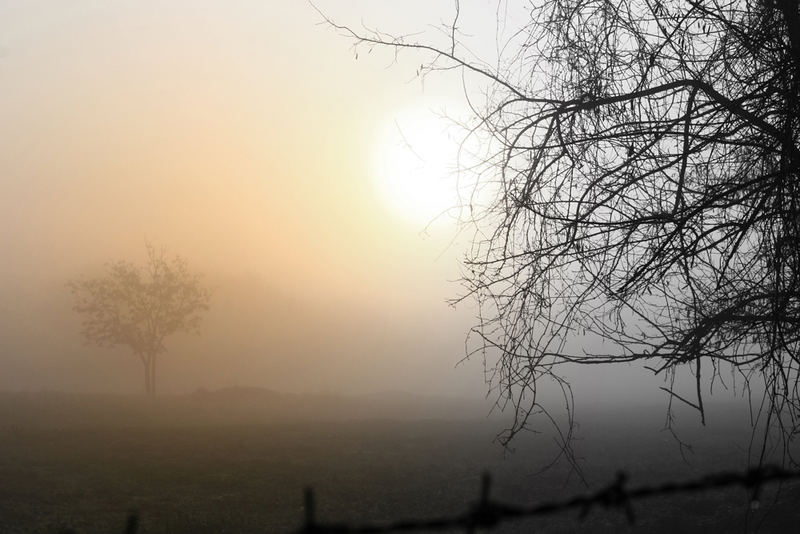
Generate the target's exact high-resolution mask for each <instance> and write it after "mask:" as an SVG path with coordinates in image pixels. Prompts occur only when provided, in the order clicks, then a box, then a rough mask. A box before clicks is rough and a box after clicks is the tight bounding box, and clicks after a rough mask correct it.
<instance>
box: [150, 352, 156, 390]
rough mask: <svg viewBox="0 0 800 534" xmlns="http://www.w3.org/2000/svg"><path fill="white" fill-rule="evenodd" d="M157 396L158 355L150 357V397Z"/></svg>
mask: <svg viewBox="0 0 800 534" xmlns="http://www.w3.org/2000/svg"><path fill="white" fill-rule="evenodd" d="M155 394H156V355H155V354H153V355H152V356H151V357H150V395H152V396H155Z"/></svg>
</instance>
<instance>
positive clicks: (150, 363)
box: [142, 354, 156, 397]
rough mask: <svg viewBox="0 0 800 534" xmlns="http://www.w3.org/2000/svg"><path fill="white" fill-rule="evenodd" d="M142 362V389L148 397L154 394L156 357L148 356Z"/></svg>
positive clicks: (153, 355)
mask: <svg viewBox="0 0 800 534" xmlns="http://www.w3.org/2000/svg"><path fill="white" fill-rule="evenodd" d="M142 360H143V361H144V389H145V393H146V394H147V396H148V397H152V396H154V395H155V394H156V355H155V354H148V355H147V356H145V357H144V358H143V359H142Z"/></svg>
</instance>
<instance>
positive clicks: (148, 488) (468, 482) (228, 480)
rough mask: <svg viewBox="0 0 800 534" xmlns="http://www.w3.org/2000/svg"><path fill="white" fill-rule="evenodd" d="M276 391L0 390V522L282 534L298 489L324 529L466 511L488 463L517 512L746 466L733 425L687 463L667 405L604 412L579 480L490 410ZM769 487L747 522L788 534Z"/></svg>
mask: <svg viewBox="0 0 800 534" xmlns="http://www.w3.org/2000/svg"><path fill="white" fill-rule="evenodd" d="M270 395H272V396H270V397H269V398H268V399H267V398H265V397H264V396H263V395H261V396H259V395H254V394H252V392H250V393H245V394H241V393H240V394H237V396H235V398H234V399H233V400H232V399H230V398H224V397H217V396H210V397H209V398H206V397H203V398H197V396H194V397H176V398H166V399H159V400H157V401H146V400H145V399H139V398H124V397H120V398H117V397H103V396H94V397H92V396H68V395H57V394H28V395H21V394H16V395H14V394H5V395H2V396H0V424H1V425H2V432H0V480H2V481H3V483H2V484H1V485H0V532H3V533H9V534H11V533H18V532H19V533H22V532H25V533H57V532H61V531H63V530H64V529H72V530H74V531H75V532H78V533H87V534H88V533H100V532H103V533H109V532H122V531H123V529H124V525H125V518H126V517H127V515H128V514H129V513H131V512H136V513H137V514H138V515H139V517H140V529H139V532H141V533H143V534H151V533H166V532H172V533H180V532H197V533H206V532H207V533H211V532H214V533H226V532H230V533H246V532H290V531H291V530H292V529H295V528H297V527H298V526H300V524H301V520H302V517H303V516H302V491H303V488H304V487H306V486H311V487H313V488H314V490H315V495H316V497H317V504H318V506H317V516H318V518H319V519H320V520H321V521H326V522H347V523H363V522H382V521H389V520H396V519H400V518H404V517H407V516H410V517H435V516H441V515H447V514H453V513H457V512H460V511H462V510H464V508H465V506H466V504H467V503H469V502H472V501H474V500H475V499H476V498H477V496H478V488H479V480H480V474H481V472H482V471H484V470H488V471H489V472H491V473H492V475H493V480H494V484H493V487H492V497H493V498H496V499H500V500H504V501H509V502H514V503H520V504H522V503H535V502H540V501H545V500H552V499H558V498H562V497H567V496H571V495H573V494H574V493H576V492H586V491H590V490H592V489H597V488H598V487H601V486H602V485H603V484H605V483H608V482H609V481H610V480H612V478H613V475H614V473H615V471H616V470H617V469H625V470H626V471H627V472H628V473H629V474H630V476H631V479H630V484H631V486H638V485H642V484H650V483H654V482H658V481H663V480H672V479H676V480H681V479H684V478H688V477H692V476H699V475H702V474H704V473H706V472H707V471H711V470H723V469H741V468H742V467H743V466H744V463H745V460H746V457H745V454H744V452H743V443H744V446H746V440H744V441H743V436H744V434H742V432H741V429H740V428H738V427H736V428H734V425H732V424H727V425H721V426H719V427H718V428H710V429H705V430H704V431H703V432H697V433H693V432H690V433H689V435H687V436H686V437H687V439H689V441H690V442H692V444H693V445H694V449H695V452H694V454H691V455H689V457H688V463H687V462H685V461H683V460H682V459H681V455H680V451H679V448H678V446H677V445H676V442H675V441H674V440H673V439H672V438H671V437H670V436H669V435H668V434H667V433H665V432H660V431H659V430H658V429H659V428H660V425H661V416H662V415H663V414H662V413H661V412H659V413H658V414H654V413H652V412H651V411H648V410H645V409H641V410H639V411H638V412H637V411H630V412H627V413H623V414H620V413H619V412H617V413H616V416H615V417H606V418H605V419H603V418H602V417H601V416H600V415H597V416H595V417H592V418H591V420H590V421H587V422H585V423H583V424H582V425H581V428H580V431H579V437H580V438H581V439H580V441H579V442H578V443H577V450H578V453H579V455H580V456H581V465H582V466H583V468H584V470H585V473H586V476H587V479H588V482H589V487H588V488H587V487H585V486H583V485H581V484H580V483H579V482H578V480H577V479H576V477H575V476H574V475H573V476H569V469H568V466H567V465H566V464H564V463H563V462H562V463H559V464H557V465H556V466H555V467H554V468H552V469H549V470H546V471H544V473H541V474H535V473H536V472H537V471H538V470H539V469H540V468H541V467H542V466H544V465H546V464H547V462H548V461H549V459H550V458H551V457H552V455H553V453H554V452H555V450H556V449H555V447H554V444H553V440H552V438H551V437H548V436H546V435H530V436H525V437H523V439H521V440H520V441H518V442H517V443H516V446H515V448H516V451H515V452H513V453H509V452H508V451H504V450H503V449H502V448H501V447H500V446H499V445H497V444H495V443H492V438H493V436H494V434H495V433H496V432H497V431H498V430H499V429H500V428H501V426H502V424H501V422H500V421H498V420H495V419H482V418H477V419H476V418H472V419H470V418H465V417H456V416H453V415H452V414H450V416H449V417H448V418H447V419H445V418H441V417H440V418H436V417H433V418H422V416H421V415H420V411H419V410H420V409H421V408H420V406H417V407H416V408H415V409H409V406H410V404H409V402H406V404H405V406H404V407H403V409H400V408H397V409H396V410H394V411H392V410H391V409H389V408H390V407H391V406H393V405H397V399H394V400H391V401H386V402H384V405H383V408H381V410H382V411H383V413H384V414H389V415H391V417H388V416H386V417H378V415H379V414H378V413H377V412H376V413H370V412H369V410H367V411H366V412H364V413H362V414H361V415H362V416H361V417H360V418H357V419H354V418H352V417H348V416H347V414H348V413H353V410H354V407H353V405H347V402H356V403H357V402H365V399H361V400H360V401H352V400H349V401H348V400H343V399H338V400H336V401H335V402H334V401H332V400H331V399H327V400H325V399H322V400H320V399H315V400H314V399H311V400H309V399H303V398H300V397H296V398H291V399H288V400H287V398H286V397H281V396H278V395H273V394H270ZM315 403H316V404H315ZM374 404H375V403H374V402H373V405H374ZM411 404H413V403H411ZM323 406H324V407H326V409H327V410H328V411H327V412H325V409H323ZM303 407H305V408H303ZM379 411H380V410H379ZM423 413H424V410H423ZM430 413H432V414H434V415H439V416H442V415H444V414H445V413H446V410H445V411H444V412H442V411H440V412H437V411H436V410H435V409H433V408H432V409H431V410H430ZM654 418H655V419H657V420H654ZM774 496H775V493H774V491H772V490H770V491H766V492H765V493H764V495H763V496H762V501H763V502H764V505H763V506H762V507H761V509H759V510H758V511H757V512H755V513H750V514H749V516H748V517H747V524H748V525H749V526H750V527H751V530H754V529H755V526H758V525H760V530H759V531H761V532H785V531H787V529H788V530H791V529H792V528H794V526H796V525H797V524H798V523H799V522H800V507H798V506H797V504H798V503H800V500H799V499H800V488H798V486H797V485H793V484H786V485H784V487H783V489H782V491H781V492H780V494H778V495H777V501H776V502H775V503H774V504H769V503H768V502H767V501H769V500H770V499H772V498H773V497H774ZM747 504H748V498H747V494H746V492H745V490H744V489H741V488H732V489H727V490H719V491H714V492H708V493H703V494H694V495H683V496H676V497H674V498H669V499H667V498H658V499H653V500H652V501H648V502H642V503H639V504H637V505H636V512H637V521H636V523H635V524H634V525H633V526H630V525H628V523H627V521H626V520H625V517H624V514H622V513H621V512H620V511H619V510H595V511H592V512H591V513H590V514H589V515H588V517H587V518H586V519H585V520H583V521H580V520H578V519H577V518H576V514H575V513H562V514H558V515H553V516H548V517H546V518H537V519H535V520H528V521H524V522H516V523H506V524H504V525H503V526H502V527H501V528H498V529H496V530H495V532H530V531H531V529H532V528H535V529H536V531H537V532H573V531H575V532H577V531H580V532H620V531H631V532H701V531H702V532H714V531H731V530H733V531H742V530H743V529H744V526H745V519H746V515H747V509H748V506H747Z"/></svg>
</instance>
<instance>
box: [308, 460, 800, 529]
mask: <svg viewBox="0 0 800 534" xmlns="http://www.w3.org/2000/svg"><path fill="white" fill-rule="evenodd" d="M791 479H800V471H798V470H787V469H784V468H782V467H778V466H773V465H766V466H761V467H757V468H753V469H749V470H747V471H744V472H721V473H713V474H709V475H706V476H703V477H701V478H697V479H693V480H688V481H684V482H666V483H663V484H658V485H654V486H641V487H638V488H632V489H628V488H627V487H626V483H627V481H628V476H627V475H626V474H625V473H623V472H620V473H618V474H617V477H616V479H615V480H614V481H613V482H612V483H611V484H609V485H608V486H606V487H605V488H603V489H601V490H599V491H596V492H594V493H587V494H584V495H577V496H575V497H572V498H569V499H566V500H563V501H553V502H544V503H540V504H536V505H532V506H518V505H513V504H506V503H502V502H499V501H493V500H491V499H490V498H489V492H490V489H491V477H490V475H489V474H488V473H484V474H483V476H482V477H481V489H480V496H479V499H478V501H477V502H476V503H474V504H473V505H471V506H470V507H468V508H467V510H466V511H465V512H463V513H461V514H457V515H454V516H447V517H439V518H431V519H405V520H399V521H393V522H391V523H386V524H364V525H347V524H341V523H339V524H325V523H319V522H317V518H316V517H315V499H314V492H313V489H311V488H306V490H305V493H304V497H305V506H304V511H305V522H304V524H303V526H302V527H300V528H299V529H298V530H295V531H294V532H295V533H296V534H381V533H386V532H419V531H425V530H428V531H441V530H453V529H459V528H460V529H466V531H467V532H469V533H472V532H475V530H476V529H478V528H481V529H493V528H495V527H497V526H498V525H499V524H500V523H503V522H507V521H513V520H517V519H522V518H526V517H534V516H543V515H549V514H554V513H558V512H563V511H567V510H572V509H577V510H579V511H580V514H579V517H580V518H585V517H586V516H587V515H588V514H589V512H590V511H591V510H592V509H593V508H595V507H603V508H615V509H619V510H622V511H623V512H624V513H625V516H626V518H627V520H628V521H629V522H630V523H633V522H634V521H635V520H636V516H635V513H634V510H633V502H634V501H637V500H641V499H646V498H650V497H656V496H664V495H673V494H676V493H694V492H700V491H706V490H711V489H717V488H724V487H729V486H743V487H745V488H747V489H748V490H752V492H753V493H752V496H751V506H753V507H755V505H757V504H758V502H759V494H760V490H761V488H762V487H763V486H764V485H765V484H767V483H771V482H781V481H786V480H791Z"/></svg>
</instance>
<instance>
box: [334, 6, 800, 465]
mask: <svg viewBox="0 0 800 534" xmlns="http://www.w3.org/2000/svg"><path fill="white" fill-rule="evenodd" d="M524 4H525V5H524V6H522V7H523V8H524V12H525V15H524V16H523V17H520V18H513V17H508V16H506V18H502V17H503V15H500V16H501V19H502V20H499V21H498V24H497V27H498V28H511V27H513V28H512V29H511V30H509V31H508V32H507V35H511V37H510V39H508V40H506V41H505V43H503V42H501V43H499V45H500V46H498V50H499V52H498V53H497V56H496V57H493V58H485V59H481V58H476V55H475V53H474V52H473V51H471V50H469V49H467V47H466V46H464V44H463V43H462V42H460V39H461V37H460V36H461V35H462V34H461V33H460V31H459V20H460V19H459V17H460V16H461V17H462V18H463V13H462V14H460V13H459V12H460V11H463V10H464V7H463V6H461V8H460V9H459V5H458V3H456V8H455V12H454V18H453V19H452V21H449V22H448V23H447V24H445V25H444V28H443V30H442V32H441V40H440V41H438V42H432V43H420V42H417V41H414V40H413V39H415V38H414V37H395V36H391V35H388V34H386V33H384V32H382V31H381V32H378V31H371V30H353V29H350V28H348V27H346V26H341V25H338V24H335V23H334V22H332V21H331V20H330V19H326V20H328V23H329V24H331V25H332V26H333V27H335V28H336V29H337V30H339V31H340V32H341V33H342V34H344V35H345V36H347V37H348V38H350V39H353V41H354V46H355V47H356V48H372V47H374V46H383V47H389V48H391V49H393V50H394V52H395V53H400V52H402V51H404V50H405V51H407V53H412V52H413V53H415V54H423V64H422V65H421V66H420V70H419V71H418V72H419V73H421V74H423V75H427V74H430V73H431V72H435V71H441V72H442V73H447V72H452V71H454V70H456V71H459V72H460V73H461V74H462V76H463V79H464V83H465V84H466V85H467V87H466V89H467V90H466V91H465V94H467V95H468V96H467V98H468V99H470V102H469V104H470V105H471V108H472V110H473V111H474V113H475V115H474V117H473V119H474V121H473V122H472V123H471V124H468V126H469V130H468V132H469V133H468V134H467V138H466V143H465V145H464V149H465V150H466V148H467V147H469V146H476V145H477V146H479V147H480V152H479V153H478V154H477V155H473V156H472V157H471V158H470V160H471V163H470V167H471V169H472V168H473V166H475V163H474V159H476V158H477V159H478V160H479V164H478V165H477V168H476V170H475V176H474V181H473V182H472V183H473V187H474V189H472V190H471V191H468V192H467V194H466V195H464V196H463V198H464V199H466V200H464V201H463V202H462V204H463V206H462V207H463V208H467V209H464V210H463V211H462V213H466V214H467V215H466V216H465V218H466V219H467V222H470V223H473V224H474V225H475V229H476V233H475V236H476V238H475V240H474V246H473V247H472V249H471V252H470V253H469V255H468V258H467V261H466V268H467V269H466V276H465V279H464V282H465V284H466V288H467V295H466V296H471V297H475V298H477V300H478V302H479V303H480V304H481V316H482V319H481V321H480V323H479V324H477V326H476V327H475V328H474V329H473V331H472V334H471V338H472V340H473V341H477V346H475V345H473V348H474V349H475V350H476V352H477V353H479V354H482V355H483V356H484V357H486V359H487V366H488V367H489V369H490V370H491V371H493V372H492V374H491V376H492V381H493V382H492V384H493V385H494V386H496V388H497V391H498V392H499V393H500V395H499V397H498V401H499V402H501V403H505V404H509V405H510V406H512V407H513V408H514V410H515V413H516V422H515V423H514V424H513V426H512V428H510V432H509V434H508V435H507V437H509V438H510V437H511V436H513V435H514V434H515V433H516V432H518V431H520V430H522V429H524V428H525V427H526V424H527V423H529V422H530V420H531V419H532V418H533V417H534V416H536V415H542V414H543V415H544V416H545V417H547V412H546V411H545V408H544V407H543V406H541V404H540V398H539V394H540V392H541V388H542V386H544V385H545V384H547V383H550V384H553V383H554V384H556V385H557V386H558V387H559V388H560V389H561V391H562V393H563V395H564V398H565V399H566V402H567V406H568V410H569V412H570V414H571V412H572V408H571V407H572V401H571V398H572V397H571V391H570V388H569V384H567V383H566V382H565V380H564V379H563V374H562V373H561V372H560V369H562V368H563V367H564V366H565V364H566V365H571V364H580V365H596V364H619V363H626V362H642V363H645V364H646V366H647V368H649V369H651V370H652V372H654V373H655V374H656V375H659V376H664V377H665V379H666V385H667V386H668V387H665V388H663V389H665V391H666V392H667V393H666V395H667V397H668V398H669V402H670V408H671V405H672V403H673V402H683V403H685V404H687V405H689V406H692V407H693V408H695V409H696V410H697V411H698V412H699V414H700V417H702V418H703V419H704V408H703V390H704V387H703V383H704V382H703V381H702V380H703V379H710V380H712V383H713V381H718V382H720V383H721V384H722V385H724V386H725V387H728V385H729V384H730V382H729V380H738V381H743V384H744V385H745V387H746V388H747V390H748V391H752V392H754V393H755V394H756V395H758V396H760V395H761V393H760V391H761V387H758V388H751V386H754V383H753V381H754V380H756V379H758V380H759V381H760V382H761V384H762V386H763V388H764V391H765V394H764V396H763V398H762V399H760V400H759V399H758V397H756V398H755V399H754V401H753V402H754V405H755V407H756V408H758V410H757V413H758V415H759V418H760V419H759V422H760V424H762V425H763V426H764V428H766V429H767V431H769V429H778V430H780V431H781V432H779V435H780V436H782V438H783V441H781V443H782V444H783V446H784V451H785V452H786V446H787V445H788V440H789V439H790V438H791V437H792V435H793V434H796V433H797V432H798V428H800V427H799V425H798V422H800V421H799V420H798V418H799V417H800V389H799V388H800V383H799V382H798V378H799V377H800V168H799V165H800V145H799V144H798V135H799V134H800V11H799V10H800V8H799V7H798V2H797V0H537V1H533V2H525V3H524ZM510 11H511V8H510V7H509V5H508V4H507V3H506V2H502V3H499V6H498V13H501V14H502V13H504V12H510ZM512 30H519V31H512ZM466 33H468V31H466V30H465V34H466ZM434 39H435V37H434ZM416 62H417V64H418V63H419V59H417V61H416ZM474 89H479V90H477V91H476V90H474ZM476 95H479V96H476ZM462 161H464V160H462ZM461 167H462V169H461V170H462V172H467V171H468V170H471V169H466V168H465V167H466V166H465V165H462V166H461ZM494 362H496V364H495V363H494ZM723 370H729V371H731V373H730V375H728V373H727V372H726V373H723V372H722V371H723ZM680 376H686V377H687V378H688V381H687V382H684V381H682V380H677V381H676V377H680ZM687 386H688V387H687ZM681 388H684V389H687V390H689V391H681ZM669 413H670V414H671V411H670V412H669ZM765 435H766V434H765ZM565 442H568V436H565ZM762 453H763V448H762Z"/></svg>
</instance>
